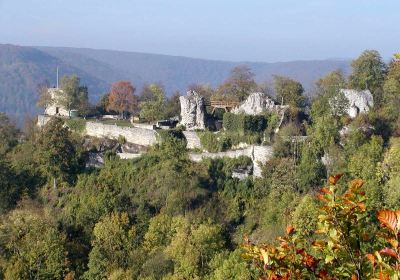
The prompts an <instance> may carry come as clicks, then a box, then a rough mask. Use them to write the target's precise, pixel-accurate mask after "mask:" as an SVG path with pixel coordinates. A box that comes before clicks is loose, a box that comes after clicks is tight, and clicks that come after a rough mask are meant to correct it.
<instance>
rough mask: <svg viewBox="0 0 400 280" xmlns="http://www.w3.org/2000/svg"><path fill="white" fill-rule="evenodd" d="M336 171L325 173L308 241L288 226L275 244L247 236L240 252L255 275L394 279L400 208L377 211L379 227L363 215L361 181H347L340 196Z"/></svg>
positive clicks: (265, 277) (397, 254)
mask: <svg viewBox="0 0 400 280" xmlns="http://www.w3.org/2000/svg"><path fill="white" fill-rule="evenodd" d="M341 176H342V175H336V176H332V177H330V178H329V182H330V185H329V186H328V187H324V188H322V189H321V192H320V194H319V196H318V198H319V200H320V202H321V203H322V206H323V207H322V208H320V209H318V208H316V210H317V211H316V213H315V215H314V217H317V220H318V225H317V231H315V236H313V238H312V240H310V241H309V242H307V240H305V239H304V238H303V237H302V236H301V233H300V234H299V233H298V230H296V229H295V228H294V227H292V226H291V225H288V226H287V228H286V236H282V237H279V238H278V244H279V245H277V246H274V245H272V244H266V245H262V246H255V245H253V244H251V243H250V241H248V240H247V242H246V244H244V246H243V247H244V249H245V251H246V254H245V256H246V257H247V258H249V259H251V260H252V263H253V264H255V266H256V267H257V268H258V271H259V272H260V273H261V275H262V276H261V278H260V279H354V280H357V279H399V276H400V275H399V274H400V273H399V269H398V267H399V259H400V256H399V253H398V252H399V249H400V246H399V232H400V210H397V211H390V210H380V211H378V215H377V220H379V222H380V227H379V226H378V224H377V223H374V221H375V219H371V217H369V215H368V211H367V209H366V208H367V206H366V204H365V202H366V196H365V191H364V190H363V188H362V187H363V181H362V180H359V179H357V180H353V181H351V182H350V184H349V188H348V190H347V192H346V193H345V194H343V195H339V193H338V189H337V181H338V180H339V179H340V177H341ZM310 214H312V213H310ZM311 228H312V227H311ZM300 230H301V227H300ZM310 245H312V248H310Z"/></svg>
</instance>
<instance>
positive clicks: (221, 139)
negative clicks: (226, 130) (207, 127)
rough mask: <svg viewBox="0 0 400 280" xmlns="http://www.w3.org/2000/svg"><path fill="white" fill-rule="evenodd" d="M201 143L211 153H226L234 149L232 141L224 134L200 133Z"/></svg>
mask: <svg viewBox="0 0 400 280" xmlns="http://www.w3.org/2000/svg"><path fill="white" fill-rule="evenodd" d="M198 135H199V138H200V143H201V145H202V146H203V148H204V149H206V150H207V151H209V152H210V153H217V152H224V151H226V150H228V149H230V148H231V147H232V142H231V139H230V138H229V137H227V136H225V135H224V134H222V133H219V134H215V133H213V132H210V131H204V132H198Z"/></svg>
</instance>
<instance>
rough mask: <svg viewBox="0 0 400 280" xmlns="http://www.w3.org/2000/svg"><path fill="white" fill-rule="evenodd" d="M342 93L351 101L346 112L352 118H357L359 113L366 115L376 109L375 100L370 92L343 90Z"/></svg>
mask: <svg viewBox="0 0 400 280" xmlns="http://www.w3.org/2000/svg"><path fill="white" fill-rule="evenodd" d="M340 92H341V93H343V94H344V96H345V97H346V99H347V100H348V101H349V105H348V108H347V109H346V112H347V114H348V115H349V116H350V117H351V118H355V117H356V116H357V115H358V114H359V113H366V112H368V111H369V110H370V109H371V108H372V107H374V98H373V96H372V94H371V92H370V91H369V90H362V91H358V90H354V89H341V90H340Z"/></svg>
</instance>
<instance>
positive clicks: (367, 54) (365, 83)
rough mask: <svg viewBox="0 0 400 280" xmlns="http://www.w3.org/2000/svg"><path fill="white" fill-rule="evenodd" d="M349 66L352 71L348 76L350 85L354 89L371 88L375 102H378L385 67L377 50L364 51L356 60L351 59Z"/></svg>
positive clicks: (379, 101) (384, 75) (379, 100)
mask: <svg viewBox="0 0 400 280" xmlns="http://www.w3.org/2000/svg"><path fill="white" fill-rule="evenodd" d="M351 67H352V68H353V71H352V73H351V75H350V78H349V82H350V85H351V86H352V87H354V88H356V89H362V90H364V89H369V90H371V92H372V94H373V95H374V98H375V102H376V103H377V104H380V103H381V101H382V100H381V99H382V96H381V95H382V86H383V82H384V80H385V77H386V72H387V67H386V64H385V63H384V62H383V60H382V57H381V55H380V54H379V52H377V51H375V50H366V51H364V52H363V53H362V54H361V55H360V56H359V57H358V58H357V59H356V60H353V62H352V63H351Z"/></svg>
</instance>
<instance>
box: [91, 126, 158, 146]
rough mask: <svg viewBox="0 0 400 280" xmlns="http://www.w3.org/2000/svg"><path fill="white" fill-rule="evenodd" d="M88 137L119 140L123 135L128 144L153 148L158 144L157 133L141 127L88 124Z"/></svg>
mask: <svg viewBox="0 0 400 280" xmlns="http://www.w3.org/2000/svg"><path fill="white" fill-rule="evenodd" d="M86 135H88V136H93V137H98V138H110V139H118V137H119V136H120V135H121V136H123V137H124V138H125V139H126V141H127V142H130V143H133V144H137V145H142V146H151V145H153V144H155V143H156V142H157V132H156V131H154V130H150V129H144V128H139V127H122V126H117V125H109V124H102V123H100V122H87V123H86Z"/></svg>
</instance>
